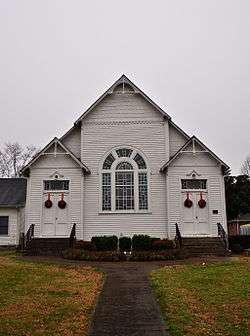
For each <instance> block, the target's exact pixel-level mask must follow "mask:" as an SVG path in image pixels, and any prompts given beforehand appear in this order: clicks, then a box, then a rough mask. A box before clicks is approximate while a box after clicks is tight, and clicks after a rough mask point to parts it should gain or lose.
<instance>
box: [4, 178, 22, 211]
mask: <svg viewBox="0 0 250 336" xmlns="http://www.w3.org/2000/svg"><path fill="white" fill-rule="evenodd" d="M26 184H27V180H26V179H25V178H21V177H19V178H0V208H2V207H4V208H5V207H6V208H20V207H24V206H25V201H26Z"/></svg>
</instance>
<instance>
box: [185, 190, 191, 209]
mask: <svg viewBox="0 0 250 336" xmlns="http://www.w3.org/2000/svg"><path fill="white" fill-rule="evenodd" d="M192 205H193V201H192V200H191V199H190V198H189V193H188V192H187V198H186V199H185V201H184V206H185V207H186V208H191V206H192Z"/></svg>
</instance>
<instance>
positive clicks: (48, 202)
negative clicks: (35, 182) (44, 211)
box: [44, 193, 53, 209]
mask: <svg viewBox="0 0 250 336" xmlns="http://www.w3.org/2000/svg"><path fill="white" fill-rule="evenodd" d="M52 205H53V203H52V201H51V199H50V193H48V199H47V200H46V201H45V202H44V206H45V208H48V209H49V208H51V207H52Z"/></svg>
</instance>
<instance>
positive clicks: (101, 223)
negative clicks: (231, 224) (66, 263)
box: [22, 75, 228, 240]
mask: <svg viewBox="0 0 250 336" xmlns="http://www.w3.org/2000/svg"><path fill="white" fill-rule="evenodd" d="M196 127H199V125H196ZM204 131H205V130H204ZM227 170H228V166H227V165H226V164H225V163H224V162H223V161H222V160H221V159H220V158H219V157H218V156H216V154H214V153H213V152H212V151H211V150H210V149H209V148H208V147H206V146H205V145H204V144H203V143H202V142H201V141H200V140H199V139H198V138H196V137H195V136H192V137H190V136H188V135H187V134H186V133H185V132H184V131H183V130H182V129H180V128H179V127H178V126H177V125H176V124H175V123H174V122H173V121H172V119H171V117H170V116H169V115H168V114H167V113H166V112H165V111H163V110H162V109H161V108H160V107H159V106H158V105H157V104H155V103H154V102H153V101H152V100H151V99H150V98H149V97H148V96H147V95H146V94H145V93H144V92H143V91H142V90H140V89H139V88H138V87H137V86H136V85H134V84H133V83H132V82H131V81H130V80H129V79H128V78H127V77H126V76H125V75H123V76H121V78H119V79H118V80H117V81H116V82H115V83H114V84H113V85H112V86H111V87H110V88H109V89H108V90H107V91H106V92H105V93H104V94H103V95H102V96H101V97H100V98H99V99H98V100H97V101H96V102H95V103H94V104H92V105H91V106H90V107H89V108H88V109H87V110H86V111H85V113H83V115H81V116H80V117H79V118H78V119H77V120H76V121H75V122H74V125H73V127H72V128H71V129H70V130H68V131H67V132H66V133H65V134H64V135H63V136H62V137H61V138H54V139H53V140H52V141H51V142H50V143H49V144H48V145H47V146H46V147H45V148H43V149H42V150H41V151H40V152H39V153H38V154H37V155H36V156H35V157H34V158H33V159H32V160H31V161H30V162H29V164H28V165H27V166H25V167H24V168H23V169H22V175H23V176H24V177H26V178H27V195H26V206H25V225H24V226H25V232H27V230H28V229H29V227H30V226H31V225H34V236H35V237H37V238H50V237H51V238H52V237H53V238H62V237H69V235H70V232H71V229H72V226H73V225H74V224H76V238H77V239H81V240H82V239H84V240H90V239H91V237H92V236H96V235H117V236H118V237H119V236H133V235H134V234H147V235H150V236H153V237H159V238H165V237H168V238H170V239H173V238H174V237H175V234H176V223H177V224H178V226H179V229H180V232H181V235H182V236H183V237H217V236H218V223H220V224H221V225H222V227H223V228H224V229H225V231H226V230H227V229H226V206H225V190H224V175H225V173H226V171H227Z"/></svg>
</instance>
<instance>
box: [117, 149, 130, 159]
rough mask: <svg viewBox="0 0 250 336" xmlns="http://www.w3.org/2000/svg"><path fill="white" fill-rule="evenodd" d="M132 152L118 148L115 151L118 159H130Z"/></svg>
mask: <svg viewBox="0 0 250 336" xmlns="http://www.w3.org/2000/svg"><path fill="white" fill-rule="evenodd" d="M132 152H133V150H132V149H130V148H119V149H117V150H116V153H117V155H118V157H130V156H131V154H132Z"/></svg>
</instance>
